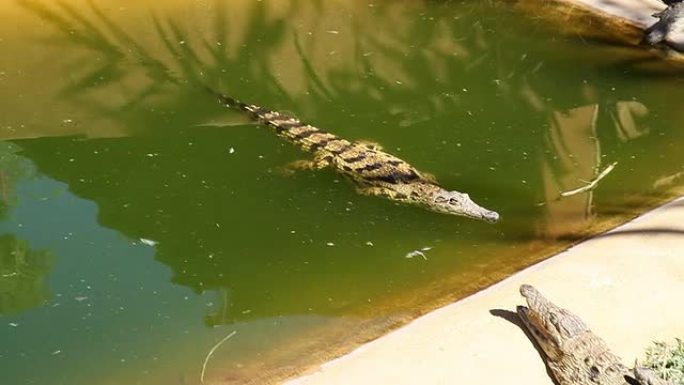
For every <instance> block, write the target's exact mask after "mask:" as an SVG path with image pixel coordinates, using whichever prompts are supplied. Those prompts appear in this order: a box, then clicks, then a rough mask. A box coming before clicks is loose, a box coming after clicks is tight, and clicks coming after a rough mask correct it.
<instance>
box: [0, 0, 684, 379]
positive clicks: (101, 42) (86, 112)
mask: <svg viewBox="0 0 684 385" xmlns="http://www.w3.org/2000/svg"><path fill="white" fill-rule="evenodd" d="M0 16H2V18H3V20H4V21H3V23H1V24H0V52H2V54H1V55H0V97H1V98H2V107H0V112H1V113H0V138H2V139H3V140H4V142H2V143H0V145H1V146H0V198H1V200H0V216H1V217H0V365H1V367H2V382H3V383H6V384H69V385H74V384H122V383H127V384H197V383H200V378H201V375H202V368H203V364H204V363H205V358H207V355H208V353H209V352H210V351H211V350H212V348H213V347H215V344H216V343H217V342H219V341H221V340H222V339H223V338H224V337H226V336H231V337H230V338H229V339H228V340H226V341H225V342H224V343H223V344H221V345H219V346H218V347H216V349H215V350H214V351H213V354H211V356H210V357H209V359H208V360H207V361H206V365H205V370H204V378H203V379H204V382H205V383H244V382H249V381H253V382H255V383H263V382H265V381H266V379H267V378H268V377H278V376H281V375H283V374H287V373H289V372H292V371H296V370H297V368H298V367H301V365H306V364H310V363H314V362H317V361H318V360H320V359H324V358H325V357H328V356H329V355H330V354H336V353H339V352H342V351H344V350H345V349H348V348H349V346H352V345H354V344H355V343H358V342H361V341H363V340H364V339H367V338H372V337H373V336H375V335H377V333H379V332H381V331H383V330H386V329H387V328H389V327H391V326H393V325H396V324H397V323H400V322H403V321H405V320H406V319H410V318H411V317H413V316H415V315H416V314H419V313H420V312H423V311H425V310H427V309H429V308H431V307H434V306H436V305H438V304H440V303H444V302H446V301H450V300H453V299H455V298H459V297H460V296H463V295H465V294H467V293H469V292H472V291H473V290H476V289H478V288H481V287H482V286H483V285H486V284H489V283H491V282H493V281H495V280H497V279H499V278H501V277H503V276H505V275H506V274H510V273H511V272H512V271H515V270H517V269H520V268H522V267H523V266H525V265H527V264H530V263H532V262H533V261H535V260H539V259H541V258H543V257H544V256H546V255H548V252H549V251H550V250H552V249H559V248H562V247H565V246H566V245H568V244H570V243H571V242H573V241H576V240H577V239H580V238H581V237H582V236H584V235H586V234H587V233H588V232H590V231H592V229H596V226H604V227H605V226H606V224H608V223H616V222H618V221H620V220H624V219H625V218H627V217H630V216H633V215H635V214H637V213H639V212H642V211H643V210H645V209H646V208H648V207H650V206H652V205H653V204H654V202H657V201H659V200H662V199H664V198H665V197H666V196H668V194H670V192H671V191H672V189H673V188H676V187H677V186H680V185H681V180H682V175H683V174H682V173H683V172H684V169H683V166H684V152H682V151H680V150H679V148H680V146H679V145H678V144H679V143H681V142H682V140H684V131H683V130H682V129H681V127H680V123H679V122H681V121H682V118H683V117H684V116H682V115H683V114H684V109H682V108H681V107H682V106H681V105H682V102H681V101H679V99H678V98H676V95H678V94H679V92H680V90H681V87H682V80H683V79H684V78H683V77H682V76H680V75H678V74H677V73H676V72H673V71H671V70H670V71H662V70H658V69H657V66H654V65H653V62H651V61H649V59H648V57H647V56H643V55H641V54H640V53H639V52H638V51H634V50H630V49H626V48H621V47H616V46H611V45H607V44H600V43H596V42H591V41H587V40H584V39H582V38H579V37H564V36H562V35H560V34H557V33H554V32H553V31H552V30H549V29H548V28H547V27H546V26H544V25H542V24H541V23H540V22H539V21H535V20H534V19H532V18H528V17H525V16H524V15H523V14H521V13H519V12H517V11H516V9H515V6H514V3H513V2H466V3H465V4H462V3H461V2H429V1H405V2H398V1H394V2H393V1H390V2H379V3H373V2H366V1H297V0H291V1H287V0H283V1H273V0H272V1H266V0H264V1H258V2H257V1H247V0H245V1H237V0H231V1H230V2H228V1H226V2H220V1H197V2H182V1H175V2H171V1H169V2H163V5H162V2H156V1H142V2H132V1H110V2H98V1H93V2H87V1H71V2H51V1H32V0H24V1H8V2H5V3H3V5H1V6H0ZM202 84H207V85H209V86H210V87H213V88H216V89H220V90H222V91H224V92H228V93H230V94H231V95H233V96H236V97H239V98H241V99H243V100H246V101H249V102H252V103H258V104H261V105H265V106H268V107H271V108H275V109H280V110H285V111H289V112H291V113H294V114H295V115H297V116H298V117H300V118H301V119H302V120H305V121H308V122H310V123H312V124H314V125H317V126H319V127H322V128H324V129H326V130H328V131H330V132H333V133H335V134H337V135H340V136H342V137H345V138H348V139H365V140H372V141H374V142H377V143H379V144H381V145H382V146H383V147H384V148H385V150H386V151H388V152H391V153H393V154H395V155H398V156H400V157H402V158H403V159H406V160H407V161H409V162H411V163H412V164H414V165H415V166H416V167H417V168H419V169H421V170H424V171H427V172H429V173H432V174H434V175H435V176H436V177H437V178H438V179H439V180H440V182H441V183H442V184H443V185H444V186H446V187H448V188H452V189H457V190H460V191H465V192H468V193H469V194H470V195H471V196H472V197H473V198H474V199H475V200H476V201H478V202H479V203H481V204H483V205H484V206H487V207H489V208H492V209H494V210H497V211H498V212H500V213H501V214H502V216H503V220H502V221H501V222H500V223H498V224H495V225H491V224H486V223H480V222H475V221H472V220H467V219H463V218H457V217H448V216H443V215H439V214H434V213H430V212H427V211H424V210H421V209H419V208H414V207H406V206H401V205H396V204H393V203H391V202H389V201H386V200H383V199H381V198H375V197H366V196H360V195H358V194H357V193H356V192H355V190H354V187H353V186H352V185H351V184H350V183H349V182H348V181H346V180H344V179H343V178H341V177H340V176H338V175H335V174H334V173H333V172H331V171H326V170H324V171H320V172H300V173H297V174H295V175H293V176H287V175H284V173H283V172H281V169H282V166H283V165H285V164H287V163H288V162H291V161H293V160H296V159H301V158H304V157H306V154H303V153H301V152H300V151H299V150H298V149H296V148H295V147H293V146H291V145H289V144H287V143H283V142H282V141H281V140H280V139H278V138H277V137H275V136H274V135H273V133H271V132H270V131H269V130H268V129H267V128H265V127H260V126H258V125H254V124H250V123H249V122H247V121H245V120H244V119H243V118H241V117H240V116H239V115H238V114H234V113H230V112H227V111H226V110H225V109H223V108H221V107H220V106H219V105H218V104H217V103H216V102H215V100H214V99H213V98H212V97H211V96H210V95H209V94H208V93H206V92H205V91H203V88H202V86H201V85H202ZM614 162H617V165H616V166H615V168H614V169H613V171H612V172H610V173H609V174H608V175H607V176H606V177H605V178H603V179H601V181H600V182H599V184H598V187H597V188H596V189H595V190H593V191H591V192H585V193H580V194H576V195H573V196H570V197H567V198H559V196H560V193H561V192H563V191H569V190H572V189H575V188H578V187H581V186H584V185H586V184H587V183H588V182H589V181H591V180H592V179H594V178H596V177H597V176H598V175H599V173H601V171H603V170H605V169H606V168H607V167H609V165H611V164H613V163H614Z"/></svg>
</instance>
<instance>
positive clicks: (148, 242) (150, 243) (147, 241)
mask: <svg viewBox="0 0 684 385" xmlns="http://www.w3.org/2000/svg"><path fill="white" fill-rule="evenodd" d="M140 243H142V244H144V245H147V246H157V244H158V243H159V242H157V241H153V240H151V239H146V238H140Z"/></svg>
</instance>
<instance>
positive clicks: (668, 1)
mask: <svg viewBox="0 0 684 385" xmlns="http://www.w3.org/2000/svg"><path fill="white" fill-rule="evenodd" d="M661 1H662V2H663V3H665V5H667V8H665V9H664V10H662V11H660V12H658V13H654V14H653V17H656V18H658V21H657V22H655V23H654V24H653V25H652V26H650V27H648V28H647V29H646V31H645V32H646V34H645V36H644V41H645V42H646V43H648V44H650V45H656V44H658V43H660V42H662V41H663V40H665V38H667V36H668V35H669V34H670V33H671V32H673V31H676V30H682V29H684V2H682V0H661Z"/></svg>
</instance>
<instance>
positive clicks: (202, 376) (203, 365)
mask: <svg viewBox="0 0 684 385" xmlns="http://www.w3.org/2000/svg"><path fill="white" fill-rule="evenodd" d="M236 334H237V330H233V331H232V332H230V334H228V335H227V336H225V337H223V339H222V340H221V341H219V342H218V343H217V344H216V345H214V347H213V348H211V350H209V353H208V354H207V356H206V357H205V358H204V363H202V373H200V383H201V384H204V372H205V371H206V370H207V363H209V358H211V356H212V355H213V354H214V352H215V351H216V349H218V347H219V346H221V345H222V344H223V343H224V342H226V341H228V340H229V339H230V338H231V337H233V336H234V335H236Z"/></svg>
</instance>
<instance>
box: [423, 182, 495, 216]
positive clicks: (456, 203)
mask: <svg viewBox="0 0 684 385" xmlns="http://www.w3.org/2000/svg"><path fill="white" fill-rule="evenodd" d="M432 187H434V189H435V190H436V191H433V194H432V195H431V197H430V199H429V201H427V202H424V205H425V206H426V207H427V208H428V209H430V210H432V211H436V212H438V213H442V214H449V215H459V216H463V217H467V218H473V219H479V220H483V221H486V222H490V223H494V222H497V221H498V220H499V213H497V212H496V211H492V210H488V209H486V208H484V207H482V206H480V205H478V204H477V203H475V202H474V201H473V200H472V199H470V196H469V195H468V194H465V193H461V192H458V191H447V190H443V189H441V188H439V187H437V186H432Z"/></svg>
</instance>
